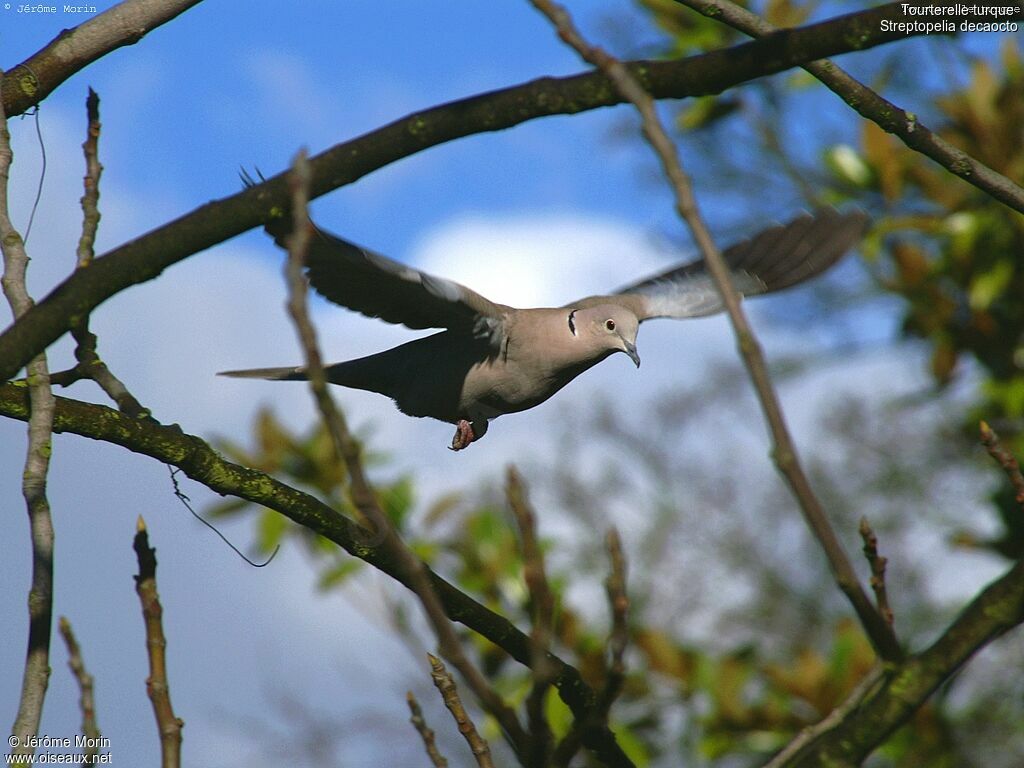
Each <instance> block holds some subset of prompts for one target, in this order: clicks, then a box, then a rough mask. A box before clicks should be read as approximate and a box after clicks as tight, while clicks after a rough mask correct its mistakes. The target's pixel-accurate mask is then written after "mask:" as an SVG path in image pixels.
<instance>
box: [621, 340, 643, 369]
mask: <svg viewBox="0 0 1024 768" xmlns="http://www.w3.org/2000/svg"><path fill="white" fill-rule="evenodd" d="M622 341H623V343H624V344H625V345H626V348H625V349H624V350H622V351H623V352H625V353H626V354H627V355H629V359H630V360H632V361H633V362H634V363H636V367H637V368H639V367H640V353H639V352H637V351H636V344H633V343H632V342H629V341H626V340H625V339H623V340H622Z"/></svg>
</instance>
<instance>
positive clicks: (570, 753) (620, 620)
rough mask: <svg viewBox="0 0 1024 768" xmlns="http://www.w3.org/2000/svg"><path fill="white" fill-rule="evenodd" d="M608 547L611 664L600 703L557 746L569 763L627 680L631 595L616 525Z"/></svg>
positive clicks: (558, 755) (603, 721) (558, 760)
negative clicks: (627, 587) (628, 622)
mask: <svg viewBox="0 0 1024 768" xmlns="http://www.w3.org/2000/svg"><path fill="white" fill-rule="evenodd" d="M605 547H606V548H607V550H608V559H609V562H610V564H611V569H610V571H609V573H608V578H607V579H605V583H604V586H605V593H606V594H607V596H608V607H609V609H610V611H609V612H610V614H611V618H612V626H611V630H610V631H609V633H608V645H607V655H608V668H607V669H606V670H605V681H604V687H603V688H602V689H601V693H600V694H599V695H598V702H597V706H596V707H595V708H594V711H593V712H592V713H590V715H589V716H588V718H587V719H580V718H577V719H576V721H575V722H574V723H573V724H572V728H571V729H570V730H569V733H567V734H566V735H565V738H563V739H562V740H561V741H560V742H559V743H558V747H557V748H556V749H555V753H554V758H553V761H552V762H553V763H554V764H555V765H557V766H567V765H569V761H570V760H572V758H573V757H574V756H575V754H576V753H577V752H578V751H579V748H580V743H581V742H582V740H583V735H584V733H585V732H586V731H587V730H588V729H592V728H594V727H595V726H597V727H607V726H608V714H609V712H610V711H611V707H612V704H614V703H615V699H617V698H618V697H619V694H620V693H621V692H622V685H623V683H624V682H625V680H626V674H625V672H626V666H625V663H624V662H623V657H624V656H625V653H626V645H627V644H628V643H629V626H628V624H627V617H628V614H629V597H628V595H627V594H626V558H625V556H624V555H623V554H622V540H621V539H620V537H619V532H618V531H617V530H616V529H615V528H612V529H610V530H609V531H608V535H607V536H606V537H605Z"/></svg>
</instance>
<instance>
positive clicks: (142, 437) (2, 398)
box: [0, 383, 632, 766]
mask: <svg viewBox="0 0 1024 768" xmlns="http://www.w3.org/2000/svg"><path fill="white" fill-rule="evenodd" d="M55 399H56V409H55V412H54V424H53V428H54V431H56V432H71V433H73V434H77V435H81V436H83V437H88V438H91V439H93V440H102V441H104V442H108V443H113V444H115V445H120V446H122V447H123V448H127V449H128V450H130V451H132V452H133V453H139V454H143V455H146V456H150V457H152V458H154V459H156V460H157V461H160V462H162V463H164V464H170V465H172V466H176V467H178V468H180V469H181V471H182V472H184V473H185V474H186V475H188V476H189V477H190V478H192V479H193V480H195V481H196V482H199V483H202V484H203V485H205V486H206V487H207V488H209V489H210V490H212V491H213V492H215V493H220V494H224V495H231V496H237V497H238V498H241V499H245V500H246V501H251V502H253V503H255V504H261V505H262V506H264V507H267V508H268V509H273V510H274V511H276V512H280V513H281V514H282V515H284V516H285V517H287V518H288V519H290V520H292V521H294V522H296V523H298V524H299V525H302V526H304V527H306V528H308V529H310V530H311V531H313V532H315V533H318V534H320V535H321V536H323V537H324V538H326V539H329V540H330V541H333V542H334V543H335V544H337V545H339V546H340V547H342V548H343V549H344V550H346V551H347V552H349V554H352V555H354V556H355V557H358V558H360V559H361V560H364V561H365V562H367V563H369V564H370V565H372V566H373V567H375V568H377V569H378V570H380V571H382V572H384V573H386V574H387V575H389V576H391V577H392V578H394V579H395V580H396V581H398V582H400V583H402V584H403V585H405V586H406V587H409V586H410V585H409V584H408V583H407V582H406V580H405V577H404V575H403V574H402V572H401V569H400V568H399V567H398V564H396V563H395V562H394V561H393V560H391V559H389V558H388V556H387V553H386V552H385V551H383V550H382V549H381V548H380V547H377V546H375V545H374V544H373V543H372V542H370V543H368V539H369V536H370V535H371V534H368V533H367V532H366V531H364V530H363V529H362V528H360V527H359V526H358V525H357V524H356V523H354V522H353V521H351V520H349V519H348V518H347V517H345V516H344V515H342V514H340V513H339V512H337V511H336V510H334V509H332V508H331V507H329V506H327V505H326V504H324V503H323V502H321V501H320V500H319V499H316V498H314V497H313V496H310V495H309V494H306V493H303V492H302V491H298V490H296V489H294V488H291V487H290V486H288V485H285V484H284V483H282V482H280V481H278V480H275V479H274V478H272V477H270V476H269V475H266V474H264V473H263V472H258V471H257V470H254V469H249V468H247V467H243V466H241V465H238V464H234V463H232V462H230V461H227V460H226V459H224V458H223V457H222V456H221V455H220V454H218V453H217V452H216V451H214V450H213V449H212V448H211V447H210V446H209V445H208V444H207V443H206V442H205V441H203V440H202V439H201V438H199V437H196V436H194V435H189V434H186V433H185V432H182V430H181V429H180V428H178V427H177V426H165V425H163V424H160V423H158V422H156V421H153V420H150V419H146V420H143V419H134V418H131V417H129V416H126V415H125V414H122V413H119V412H118V411H115V410H114V409H112V408H108V407H106V406H102V405H94V404H92V403H84V402H80V401H78V400H71V399H68V398H64V397H57V398H55ZM0 416H7V417H9V418H13V419H18V420H20V421H26V420H27V419H28V416H29V406H28V400H27V392H26V387H25V385H24V383H19V384H12V383H4V384H0ZM427 572H428V574H429V575H430V578H431V580H432V582H433V585H434V590H435V591H436V592H437V595H438V597H439V598H440V600H441V603H442V605H444V609H445V613H447V615H448V617H449V618H450V619H452V620H453V621H457V622H459V623H461V624H464V625H465V626H467V627H469V628H470V629H472V630H473V631H475V632H477V633H479V634H480V635H482V636H483V637H485V638H487V639H488V640H490V641H491V642H492V643H494V644H495V645H496V646H498V647H499V648H502V649H503V650H504V651H505V652H507V653H508V654H509V655H510V656H511V657H512V658H514V659H515V660H516V661H518V662H519V663H520V664H523V665H524V666H526V667H529V666H530V665H531V663H532V643H531V642H530V638H529V637H528V636H527V635H525V634H524V633H523V632H521V631H519V629H517V628H516V627H515V626H514V625H513V624H512V623H511V622H510V621H508V619H506V618H505V617H503V616H500V615H498V614H497V613H494V612H493V611H491V610H490V609H488V608H486V607H485V606H483V605H481V604H480V603H478V602H476V601H475V600H473V598H471V597H469V596H468V595H466V594H465V593H463V592H461V591H459V590H458V589H457V588H456V587H454V586H452V585H451V584H450V583H448V582H447V581H445V580H444V579H443V578H441V577H440V576H438V575H437V574H435V573H434V572H433V571H431V570H430V569H429V568H428V569H427ZM546 660H547V662H548V663H549V664H551V665H552V668H553V669H554V675H553V683H554V685H555V687H556V688H557V689H558V692H559V695H560V696H561V698H562V700H563V701H564V702H565V703H566V705H567V706H568V707H569V708H570V709H571V710H572V711H573V714H574V715H575V716H576V717H577V718H585V717H587V715H588V713H589V712H590V711H591V710H592V709H593V708H594V707H595V706H596V703H597V697H596V695H595V693H594V691H593V690H592V689H591V688H590V687H589V686H588V685H587V684H586V683H585V682H584V681H583V679H582V677H581V676H580V673H579V671H578V670H577V669H575V668H574V667H572V666H570V665H569V664H566V663H565V662H564V661H562V660H561V659H560V658H558V657H557V656H555V655H553V654H548V656H547V659H546ZM583 743H584V746H586V747H587V748H588V749H590V750H591V751H592V752H594V754H595V755H596V756H597V758H598V759H599V760H601V761H602V762H604V763H605V764H607V765H610V766H629V765H632V763H631V762H630V760H629V759H628V758H627V757H626V756H625V754H624V753H623V752H622V750H621V748H620V747H619V746H618V744H617V743H616V742H615V736H614V734H613V733H612V732H611V731H610V730H608V729H607V728H595V729H591V730H588V731H587V733H585V734H584V739H583Z"/></svg>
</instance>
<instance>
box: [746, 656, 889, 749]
mask: <svg viewBox="0 0 1024 768" xmlns="http://www.w3.org/2000/svg"><path fill="white" fill-rule="evenodd" d="M882 671H883V670H882V667H881V665H876V666H875V667H874V668H873V669H872V670H871V671H870V672H868V674H867V675H865V676H864V679H863V680H861V681H860V682H859V683H858V684H857V685H856V686H855V687H854V689H853V690H852V691H850V694H849V695H848V696H847V697H846V698H845V699H844V700H843V702H842V703H841V704H840V705H839V706H837V707H836V708H835V709H833V710H832V711H831V712H829V713H828V715H826V716H825V717H823V718H822V719H821V720H820V721H819V722H817V723H815V724H814V725H809V726H807V727H806V728H804V729H802V730H801V731H800V733H798V734H797V735H796V737H795V738H794V739H793V740H792V741H791V742H789V744H787V745H786V746H785V748H784V749H782V751H781V752H779V753H778V754H777V755H775V757H773V758H772V759H771V760H770V761H769V762H768V763H767V764H766V765H765V766H764V768H782V766H785V765H788V764H789V761H790V760H792V759H793V757H794V756H795V755H796V754H797V753H799V752H800V750H801V749H803V748H804V747H806V746H807V745H808V744H810V743H811V742H812V741H814V740H815V739H817V738H819V737H820V736H821V735H822V734H824V733H827V732H828V731H830V730H831V729H833V728H835V727H836V726H837V725H839V724H840V723H841V722H843V720H844V719H845V718H846V717H847V716H848V715H849V714H850V713H851V712H853V711H854V710H856V709H857V707H858V706H860V703H861V702H862V701H863V700H864V697H865V696H867V695H868V693H870V692H871V691H872V690H874V688H875V686H876V685H878V684H879V683H880V682H881V680H882Z"/></svg>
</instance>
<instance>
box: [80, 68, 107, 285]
mask: <svg viewBox="0 0 1024 768" xmlns="http://www.w3.org/2000/svg"><path fill="white" fill-rule="evenodd" d="M85 111H86V116H87V119H88V121H89V127H88V131H87V133H86V137H85V141H84V142H82V151H83V152H84V153H85V179H84V183H85V194H83V195H82V236H81V237H80V238H79V239H78V267H79V268H82V267H87V266H89V263H90V262H91V261H92V257H93V255H94V248H95V244H96V230H97V229H98V228H99V225H100V208H99V200H100V176H102V175H103V166H102V165H101V164H100V157H99V143H100V127H101V126H100V97H99V96H98V95H97V94H96V91H94V90H93V89H92V88H90V89H89V95H88V96H87V97H86V99H85Z"/></svg>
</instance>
